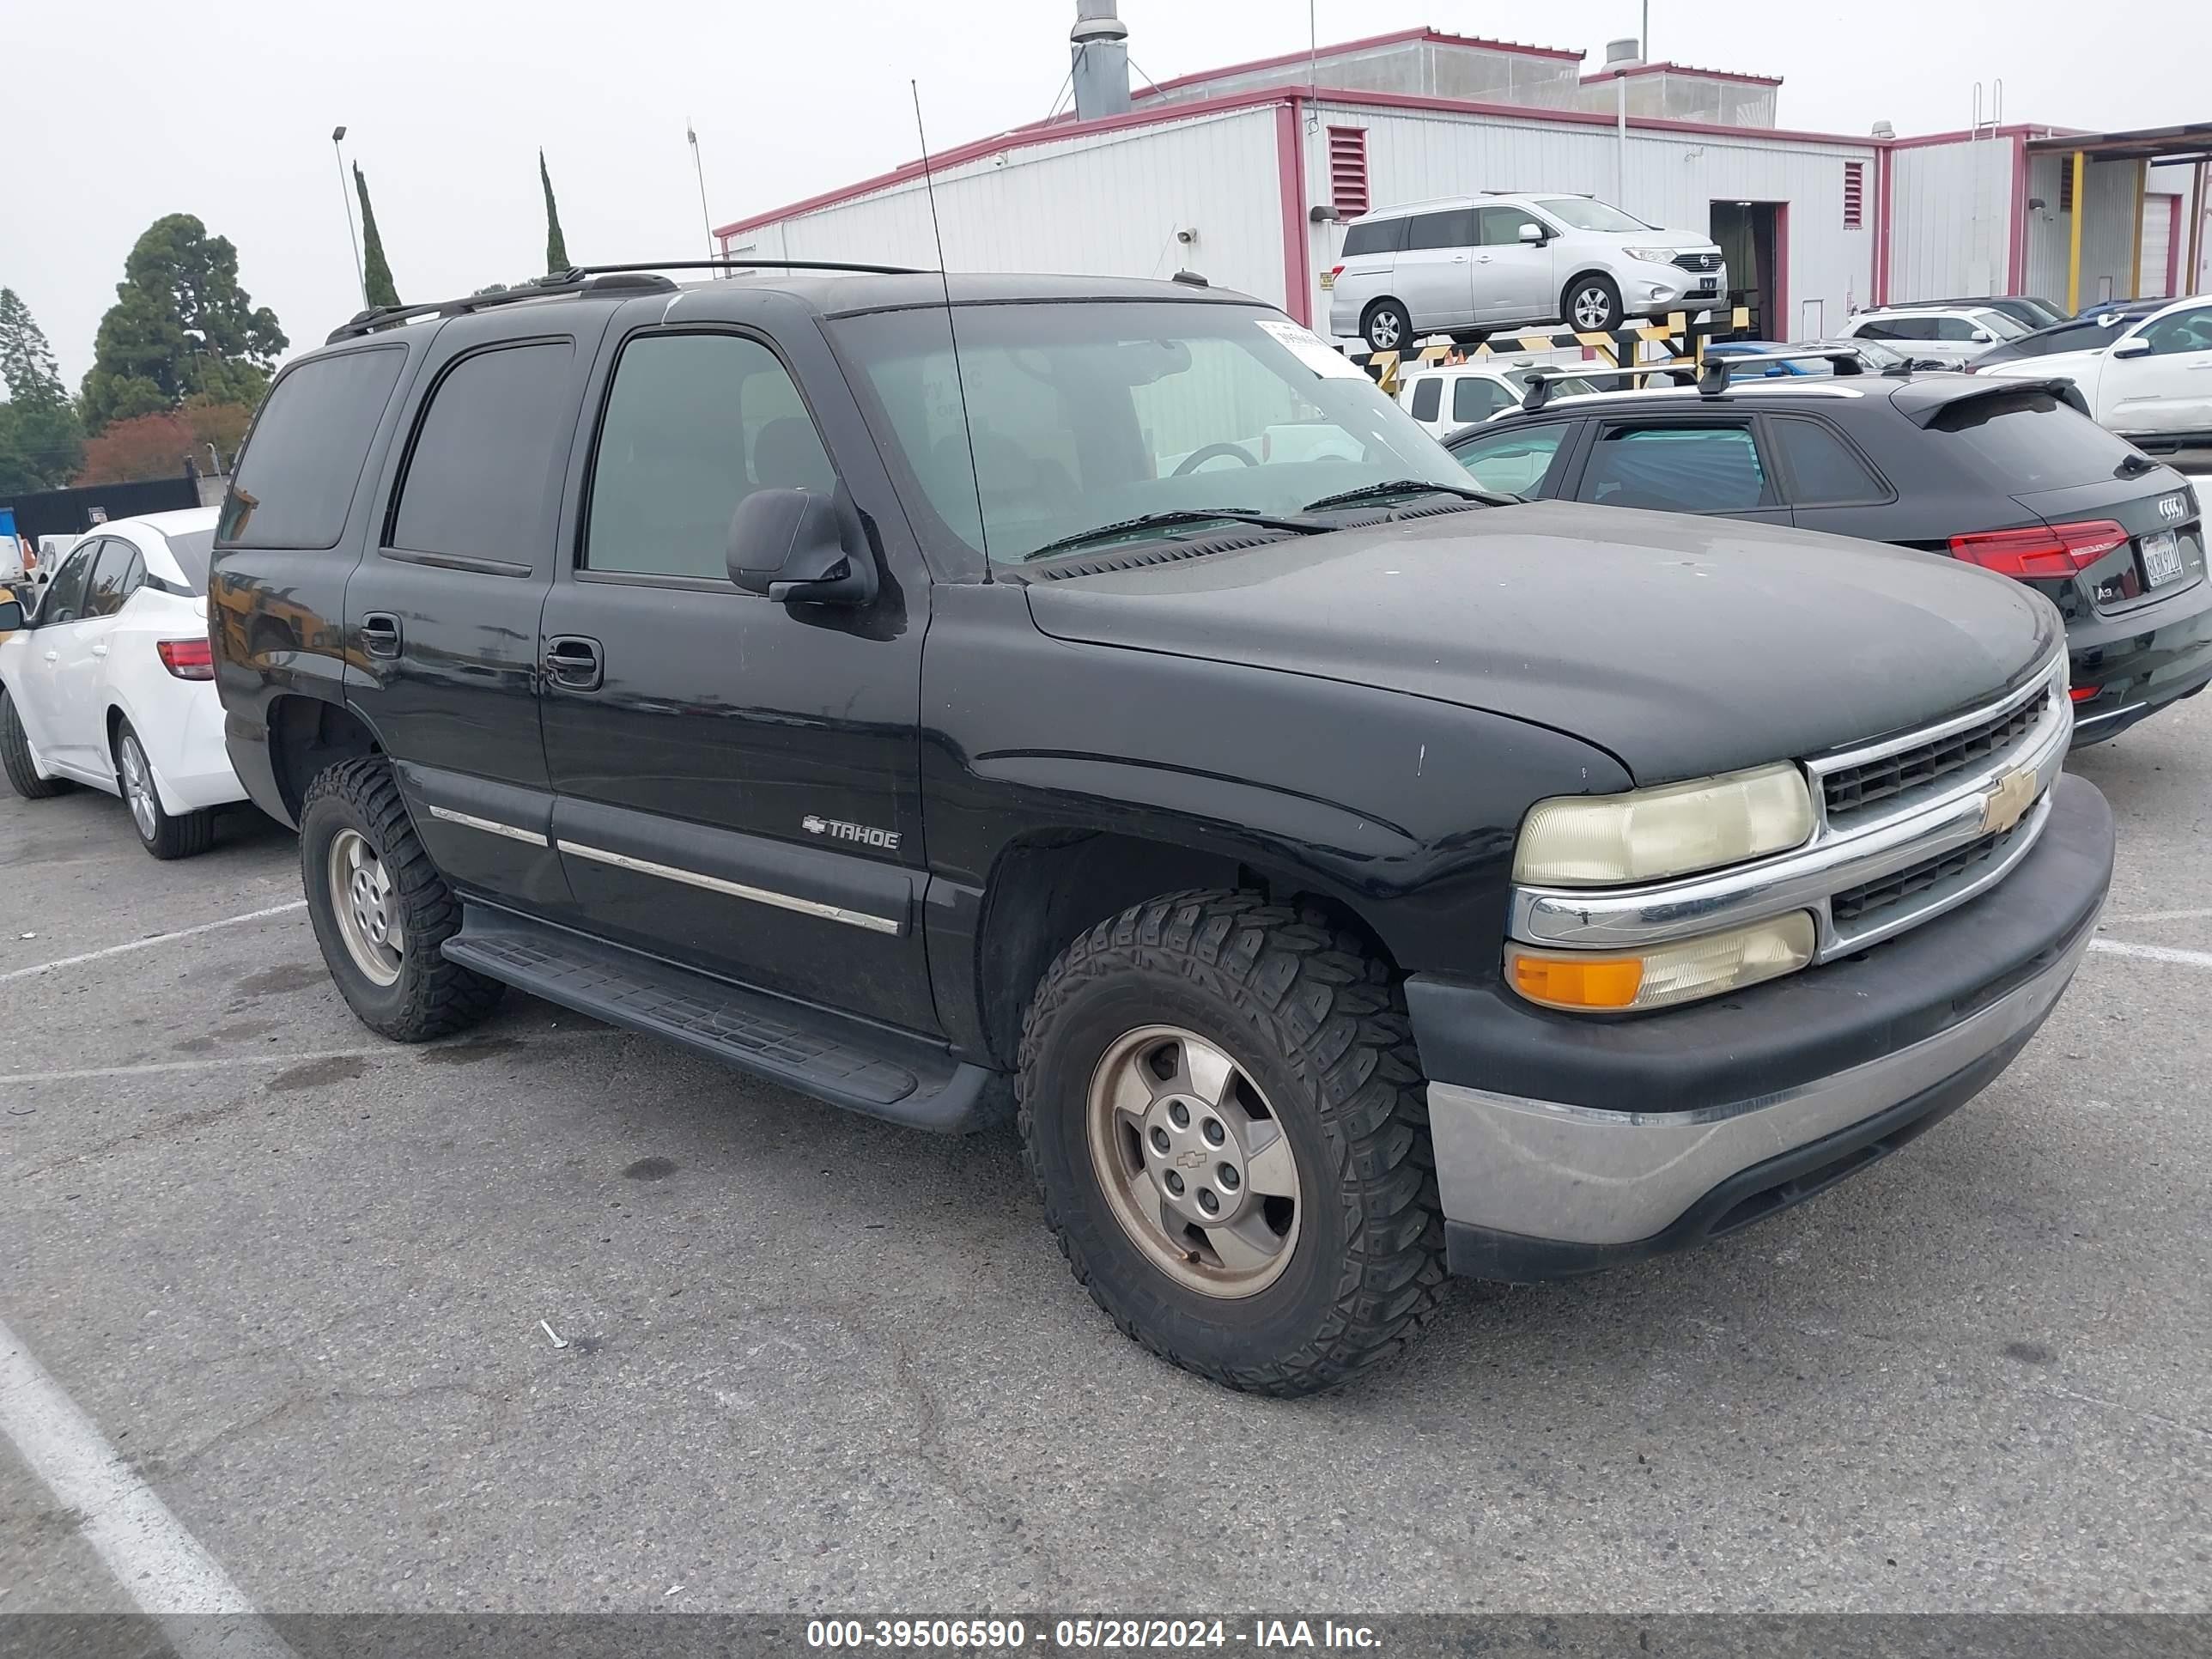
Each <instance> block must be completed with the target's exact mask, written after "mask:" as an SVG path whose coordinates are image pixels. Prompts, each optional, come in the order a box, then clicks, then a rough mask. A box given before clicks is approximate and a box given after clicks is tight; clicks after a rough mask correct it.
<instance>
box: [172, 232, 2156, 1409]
mask: <svg viewBox="0 0 2212 1659" xmlns="http://www.w3.org/2000/svg"><path fill="white" fill-rule="evenodd" d="M1469 484H1470V480H1469V478H1468V475H1467V474H1466V473H1465V472H1464V471H1462V469H1461V468H1460V467H1459V466H1458V465H1457V464H1456V463H1455V462H1454V461H1453V459H1451V458H1450V457H1449V455H1448V454H1446V453H1445V452H1444V451H1443V449H1441V448H1440V447H1437V444H1436V443H1434V442H1433V441H1431V439H1430V438H1429V437H1428V436H1426V435H1425V434H1424V433H1423V432H1422V431H1421V430H1420V429H1419V428H1417V427H1416V426H1415V425H1414V424H1413V422H1412V421H1411V419H1410V418H1409V417H1407V416H1406V415H1404V414H1403V413H1402V412H1401V410H1399V409H1398V408H1397V407H1396V406H1395V404H1392V403H1391V402H1390V400H1389V398H1387V397H1385V396H1384V395H1383V392H1381V391H1380V390H1379V389H1377V388H1376V386H1374V385H1372V384H1371V383H1370V382H1369V381H1368V380H1367V379H1366V378H1365V377H1364V375H1363V374H1360V373H1359V372H1358V371H1357V370H1356V369H1354V368H1351V367H1350V366H1349V365H1348V364H1347V363H1346V362H1345V360H1344V359H1343V358H1341V357H1340V356H1338V355H1336V354H1335V353H1334V352H1332V351H1331V350H1329V349H1328V347H1327V346H1326V345H1324V344H1323V343H1322V342H1321V341H1320V340H1318V339H1316V337H1314V336H1312V335H1311V334H1310V333H1308V332H1307V331H1305V330H1304V329H1303V328H1300V327H1298V326H1297V325H1295V324H1293V323H1292V322H1291V321H1290V320H1289V319H1287V318H1285V316H1283V315H1282V313H1279V312H1278V311H1275V310H1273V309H1272V308H1270V307H1267V306H1265V305H1262V304H1261V303H1259V302H1257V301H1253V300H1251V299H1249V298H1246V297H1244V296H1242V295H1236V294H1231V293H1228V292H1225V291H1223V290H1220V289H1207V288H1204V287H1201V286H1196V285H1190V284H1185V283H1141V282H1131V281H1118V280H1109V279H1079V278H1067V277H1017V276H968V277H954V278H951V280H950V281H949V283H948V282H946V281H945V280H944V279H941V278H940V277H939V276H937V275H936V274H934V273H930V274H926V275H925V274H921V273H911V272H905V273H902V272H896V271H888V270H878V271H853V270H847V271H823V270H803V271H802V270H778V271H773V272H768V273H755V274H750V275H746V276H739V277H735V278H724V279H718V280H712V281H708V282H704V283H696V284H693V285H690V286H678V284H676V283H673V282H671V280H670V279H669V278H667V277H666V276H657V275H651V274H646V273H641V272H637V271H633V270H609V271H605V272H601V273H597V274H592V273H586V272H570V273H567V274H565V275H564V276H562V277H561V278H559V279H555V280H549V281H547V282H546V283H543V284H541V285H539V286H538V287H537V288H534V289H524V290H511V291H508V292H506V293H502V294H497V295H486V296H479V297H477V298H475V299H471V300H465V301H455V302H453V303H451V304H447V305H444V306H426V307H409V308H405V309H399V308H393V309H391V310H387V311H383V312H371V313H363V315H362V316H361V317H359V318H356V319H354V321H353V322H352V323H350V324H349V325H346V326H345V327H343V328H342V329H340V330H339V331H337V333H336V334H334V335H333V336H332V337H331V341H330V343H329V344H328V345H327V346H326V347H325V348H323V349H319V350H317V351H315V352H313V353H311V354H309V355H307V356H304V357H302V358H301V359H300V360H298V361H297V362H294V363H293V364H291V365H290V366H289V367H288V368H286V369H285V370H284V372H283V374H281V375H280V376H279V377H278V379H277V380H276V384H275V385H274V386H273V387H272V388H271V390H270V393H269V396H268V398H267V401H266V402H265V404H264V406H263V409H262V410H261V413H260V415H259V417H258V422H257V423H256V425H255V427H254V429H253V431H252V435H251V437H250V439H249V441H248V442H247V444H246V449H245V453H244V455H243V458H242V459H240V462H239V465H238V467H237V471H236V476H235V477H234V481H233V483H232V486H231V489H230V493H229V496H228V501H226V503H225V506H224V508H223V513H222V525H221V529H220V532H219V534H218V538H217V551H216V556H215V564H214V579H213V588H212V592H211V596H210V610H209V615H210V632H211V635H212V637H213V641H214V652H215V660H216V674H217V678H218V679H219V681H220V684H221V689H222V702H223V707H224V710H225V716H226V730H227V733H228V743H229V748H230V752H231V756H232V758H233V760H234V763H235V764H236V766H237V769H238V773H239V775H240V778H241V779H243V780H244V781H245V783H246V787H247V788H248V789H249V790H250V791H251V792H252V795H253V798H254V799H255V800H257V801H258V803H259V804H260V805H262V806H263V807H264V808H265V809H266V810H267V811H270V812H272V813H275V814H276V815H278V816H280V817H283V818H284V819H286V820H287V821H288V822H290V823H295V824H296V825H298V827H299V829H300V846H301V871H302V875H303V878H304V881H305V884H306V896H307V904H308V910H309V914H310V915H311V916H312V918H313V926H314V929H315V933H316V936H317V938H318V939H319V941H320V943H321V946H322V950H323V954H324V956H325V959H326V960H327V962H328V963H329V964H330V969H331V974H332V975H333V976H334V977H335V979H336V981H337V985H338V987H339V988H340V989H341V991H342V992H343V994H344V995H345V997H346V999H347V1000H348V1001H349V1003H350V1004H351V1006H352V1007H353V1008H354V1010H355V1012H356V1013H357V1014H358V1015H359V1016H360V1017H361V1018H362V1021H363V1022H364V1023H365V1024H368V1025H369V1026H370V1027H372V1028H373V1029H374V1030H378V1031H380V1032H382V1033H384V1034H385V1035H386V1036H391V1037H393V1038H396V1039H398V1040H400V1041H403V1042H420V1041H422V1040H425V1039H428V1038H433V1037H438V1036H444V1035H446V1034H448V1033H451V1032H453V1031H457V1030H460V1029H462V1028H463V1027H465V1026H466V1025H468V1024H470V1023H471V1022H472V1021H476V1020H478V1019H480V1018H483V1016H484V1015H485V1013H486V1012H488V1011H489V1009H490V1008H491V1007H492V1006H493V1005H494V1003H495V1001H496V1000H498V998H499V996H500V994H501V992H502V990H503V989H504V988H505V987H509V986H513V987H520V989H522V990H524V991H526V992H528V993H530V994H533V995H536V996H538V997H542V998H545V999H548V1000H551V1001H554V1002H556V1003H560V1004H562V1005H565V1006H568V1007H570V1008H574V1009H578V1010H581V1011H583V1012H586V1013H588V1014H591V1015H592V1016H595V1017H597V1018H600V1019H602V1020H606V1021H611V1022H613V1023H615V1024H618V1025H623V1026H628V1027H631V1028H635V1029H636V1030H642V1031H647V1032H652V1033H656V1034H659V1035H660V1036H665V1037H666V1038H668V1039H669V1040H671V1041H672V1042H679V1043H683V1044H685V1045H687V1046H689V1047H690V1048H696V1049H698V1050H700V1051H702V1052H704V1053H706V1054H711V1055H714V1056H715V1057H717V1058H719V1059H721V1060H726V1061H727V1062H728V1063H729V1064H730V1065H732V1066H736V1067H738V1068H741V1069H743V1070H744V1071H747V1072H750V1073H756V1074H757V1075H759V1076H761V1077H763V1078H767V1079H774V1080H775V1081H776V1082H779V1083H781V1084H784V1085H787V1086H788V1087H790V1088H791V1089H793V1091H797V1092H799V1093H801V1094H807V1095H812V1096H814V1097H817V1098H818V1099H821V1100H824V1101H828V1102H830V1103H833V1104H836V1105H840V1106H845V1107H849V1108H852V1109H854V1110H857V1111H862V1112H867V1113H871V1114H872V1115H876V1116H878V1117H883V1118H888V1119H890V1120H893V1121H897V1122H901V1123H905V1124H911V1125H913V1126H915V1127H919V1128H928V1129H937V1130H947V1131H957V1130H965V1129H969V1128H971V1127H979V1126H982V1125H986V1124H990V1123H993V1122H994V1121H1000V1120H1002V1119H1003V1117H1004V1116H1005V1115H1007V1114H1009V1113H1011V1114H1012V1115H1015V1116H1017V1117H1018V1124H1019V1131H1020V1133H1021V1135H1022V1137H1023V1139H1024V1143H1025V1145H1026V1148H1027V1155H1028V1159H1029V1164H1030V1168H1031V1170H1033V1172H1034V1174H1035V1176H1036V1183H1037V1187H1038V1189H1039V1192H1040V1193H1041V1194H1042V1206H1043V1212H1044V1217H1045V1219H1046V1222H1047V1223H1048V1225H1050V1226H1051V1228H1052V1229H1053V1230H1054V1232H1055V1233H1056V1234H1057V1235H1058V1236H1059V1238H1060V1247H1061V1249H1063V1251H1064V1252H1065V1253H1066V1256H1067V1258H1068V1261H1069V1262H1070V1264H1071V1265H1072V1267H1073V1270H1074V1273H1075V1275H1076V1277H1077V1278H1078V1279H1079V1280H1080V1281H1082V1282H1083V1283H1084V1284H1085V1285H1088V1286H1089V1288H1090V1291H1091V1295H1092V1296H1093V1297H1095V1298H1096V1299H1097V1302H1098V1304H1099V1305H1100V1306H1101V1307H1102V1308H1103V1309H1104V1310H1105V1311H1106V1312H1107V1313H1108V1314H1109V1316H1112V1318H1113V1319H1114V1320H1115V1322H1117V1323H1118V1324H1119V1325H1120V1326H1121V1328H1122V1329H1123V1330H1125V1331H1126V1332H1127V1333H1128V1334H1130V1335H1131V1336H1133V1337H1134V1338H1135V1339H1136V1340H1139V1341H1140V1342H1142V1343H1144V1344H1146V1346H1149V1347H1151V1348H1152V1349H1154V1350H1155V1351H1157V1352H1159V1353H1160V1354H1162V1355H1164V1356H1165V1357H1167V1358H1170V1359H1171V1360H1173V1361H1174V1362H1175V1363H1176V1364H1180V1365H1182V1366H1185V1367H1187V1368H1188V1369H1190V1370H1194V1371H1196V1372H1198V1373H1200V1374H1202V1375H1204V1376H1209V1377H1212V1378H1215V1379H1218V1381H1220V1382H1223V1383H1228V1384H1231V1385H1232V1386H1235V1387H1237V1388H1242V1389H1254V1390H1259V1391H1262V1392H1267V1393H1273V1394H1297V1393H1302V1392H1305V1391H1309V1390H1311V1389H1317V1388H1322V1387H1326V1386H1328V1385H1329V1384H1331V1383H1336V1382H1338V1381H1340V1380H1341V1379H1343V1378H1344V1377H1346V1376H1348V1375H1350V1374H1352V1373H1353V1372H1355V1371H1357V1370H1359V1369H1360V1368H1361V1367H1363V1366H1364V1365H1366V1364H1370V1363H1371V1362H1373V1361H1375V1360H1376V1359H1377V1358H1380V1357H1382V1356H1383V1355H1385V1354H1387V1353H1389V1352H1391V1351H1393V1350H1395V1349H1396V1348H1398V1347H1400V1346H1402V1345H1403V1344H1404V1343H1405V1341H1406V1340H1408V1339H1409V1338H1410V1336H1411V1335H1412V1334H1413V1332H1414V1331H1415V1330H1416V1329H1418V1328H1419V1327H1420V1326H1421V1325H1422V1324H1423V1323H1424V1322H1425V1321H1426V1320H1427V1319H1428V1317H1429V1316H1430V1315H1431V1312H1432V1311H1433V1310H1434V1309H1435V1308H1436V1306H1437V1302H1438V1298H1439V1291H1440V1288H1441V1286H1442V1284H1443V1279H1444V1278H1445V1275H1446V1274H1447V1273H1448V1272H1461V1273H1472V1274H1477V1275H1480V1276H1484V1277H1488V1278H1493V1279H1508V1280H1523V1279H1541V1278H1545V1277H1550V1276H1554V1275H1559V1274H1566V1273H1579V1272H1583V1271H1585V1270H1588V1269H1590V1268H1595V1267H1603V1266H1606V1265H1608V1264H1611V1263H1615V1262H1621V1261H1632V1260H1634V1259H1636V1258H1638V1257H1640V1256H1644V1255H1650V1254H1651V1253H1653V1252H1656V1251H1659V1250H1665V1249H1674V1248H1676V1247H1678V1246H1681V1245H1686V1244H1690V1243H1696V1242H1698V1241H1700V1240H1705V1239H1709V1238H1711V1237H1716V1236H1717V1235H1720V1234H1723V1233H1726V1232H1729V1231H1733V1230H1735V1229H1736V1228H1738V1227H1741V1226H1742V1225H1746V1224H1747V1223H1749V1222H1752V1221H1755V1220H1757V1219H1759V1218H1761V1217H1763V1216H1765V1215H1768V1214H1771V1213H1772V1212H1775V1211H1777V1210H1779V1209H1781V1208H1783V1207H1784V1206H1788V1205H1790V1204H1791V1203H1793V1202H1795V1201H1796V1200H1799V1199H1801V1198H1803V1197H1806V1196H1808V1194H1812V1193H1814V1192H1816V1191H1818V1190H1820V1188H1824V1187H1826V1186H1827V1185H1828V1184H1830V1183H1832V1182H1835V1181H1838V1180H1839V1179H1841V1178H1842V1177H1844V1176H1848V1175H1850V1174H1851V1173H1853V1172H1854V1171H1856V1170H1860V1169H1863V1167H1865V1166H1866V1165H1867V1164H1869V1163H1871V1162H1873V1161H1875V1159H1877V1158H1881V1156H1882V1155H1883V1154H1885V1153H1887V1152H1890V1151H1893V1150H1894V1149H1895V1148H1896V1147H1898V1146H1902V1145H1903V1144H1904V1143H1905V1141H1907V1140H1910V1139H1912V1138H1913V1137H1914V1136H1916V1135H1917V1134H1918V1133H1920V1132H1921V1131H1922V1130H1923V1129H1925V1128H1927V1127H1929V1125H1931V1124H1932V1123H1934V1122H1935V1121H1936V1120H1937V1119H1939V1118H1940V1117H1942V1115H1944V1114H1945V1113H1947V1112H1948V1111H1949V1110H1951V1109H1953V1108H1954V1107H1956V1106H1957V1105H1959V1104H1960V1103H1962V1102H1963V1101H1965V1100H1966V1099H1967V1098H1968V1097H1971V1096H1972V1095H1973V1094H1974V1093H1975V1092H1976V1091H1978V1090H1980V1089H1981V1088H1982V1087H1983V1086H1984V1085H1986V1084H1987V1083H1988V1082H1989V1081H1990V1079H1992V1078H1994V1077H1995V1076H1996V1074H1997V1073H1998V1072H2000V1071H2001V1070H2002V1068H2003V1067H2004V1066H2005V1065H2006V1064H2007V1063H2008V1061H2009V1060H2011V1059H2012V1057H2013V1055H2014V1054H2016V1053H2018V1052H2019V1050H2020V1048H2021V1046H2022V1045H2023V1044H2024V1043H2026V1042H2027V1040H2028V1038H2029V1037H2030V1036H2032V1035H2033V1032H2034V1031H2035V1030H2036V1029H2037V1027H2038V1026H2039V1024H2041V1023H2042V1021H2043V1019H2044V1018H2045V1016H2046V1015H2047V1014H2048V1013H2049V1012H2051V1007H2052V1006H2053V1005H2054V1003H2055V1002H2056V1001H2057V999H2058V997H2059V995H2060V994H2061V993H2062V992H2063V989H2064V988H2065V986H2066V983H2067V981H2068V979H2069V976H2070V975H2071V974H2072V973H2073V970H2074V968H2075V963H2076V962H2077V961H2078V960H2079V958H2080V957H2081V952H2082V951H2083V949H2084V948H2085V946H2086V945H2087V941H2088V939H2089V937H2090V934H2091V932H2092V930H2093V927H2094V924H2095V921H2096V917H2097V914H2098V911H2099V908H2100V906H2101V904H2102V902H2103V901H2104V896H2105V893H2106V886H2107V884H2108V882H2109V880H2110V877H2111V872H2112V846H2113V836H2112V819H2111V816H2110V813H2109V812H2108V811H2107V809H2106V805H2105V802H2104V800H2103V798H2102V797H2101V796H2100V794H2099V793H2097V791H2096V790H2095V789H2094V788H2093V787H2091V786H2090V785H2088V784H2087V783H2086V782H2083V781H2080V780H2078V779H2075V778H2071V777H2067V776H2063V775H2061V771H2060V763H2061V761H2062V758H2063V756H2064V754H2065V752H2066V748H2067V741H2068V738H2069V733H2070V730H2071V721H2072V711H2071V704H2070V702H2069V698H2068V696H2067V690H2068V687H2067V679H2066V660H2067V659H2066V653H2065V648H2064V638H2063V630H2062V628H2061V625H2060V620H2059V617H2058V615H2057V612H2056V611H2054V610H2053V608H2052V607H2051V605H2050V604H2049V603H2048V602H2047V601H2046V600H2045V599H2043V598H2041V597H2040V596H2039V595H2038V594H2036V593H2034V592H2031V591H2029V590H2028V589H2027V588H2026V587H2025V586H2022V585H2021V584H2019V583H2016V582H2012V581H2008V580H2004V579H2003V578H2002V577H2000V576H1996V575H1993V574H1990V573H1988V572H1985V571H1983V570H1980V569H1978V568H1972V566H1969V565H1966V564H1964V563H1954V562H1944V561H1937V560H1933V559H1930V558H1929V557H1927V556H1925V555H1923V554H1919V553H1912V552H1903V551H1898V550H1892V549H1888V548H1884V547H1879V546H1875V545H1872V544H1853V543H1848V542H1844V541H1842V540H1840V539H1838V538H1832V537H1826V536H1816V535H1810V534H1806V533H1802V532H1796V531H1791V530H1787V529H1781V528H1777V527H1775V526H1770V525H1765V524H1758V523H1742V522H1732V521H1729V520H1713V519H1699V518H1692V517H1684V516H1675V515H1666V514H1660V513H1636V512H1628V511H1624V510H1619V509H1613V508H1606V507H1589V506H1579V505H1574V504H1571V503H1562V502H1535V503H1525V504H1524V503H1518V502H1515V501H1512V500H1511V499H1510V498H1499V497H1496V496H1491V495H1482V494H1480V493H1479V492H1476V491H1474V490H1472V489H1470V488H1469Z"/></svg>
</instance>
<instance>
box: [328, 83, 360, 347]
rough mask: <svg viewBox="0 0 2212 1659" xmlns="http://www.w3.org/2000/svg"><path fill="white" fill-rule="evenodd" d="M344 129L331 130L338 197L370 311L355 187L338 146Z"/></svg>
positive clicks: (356, 278)
mask: <svg viewBox="0 0 2212 1659" xmlns="http://www.w3.org/2000/svg"><path fill="white" fill-rule="evenodd" d="M345 135H346V130H345V129H344V128H343V127H332V128H331V153H332V154H333V155H336V156H337V158H338V197H339V199H341V200H342V201H343V202H344V203H345V215H346V240H348V241H349V242H351V243H352V244H353V279H354V281H355V282H356V283H358V284H359V285H360V287H361V308H362V310H363V311H366V310H368V272H367V271H366V270H362V264H361V233H360V232H359V231H357V230H356V229H355V228H353V186H352V185H350V184H349V183H348V182H347V179H346V167H345V151H343V149H339V148H338V145H339V143H340V142H341V141H342V140H343V138H344V137H345Z"/></svg>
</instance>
